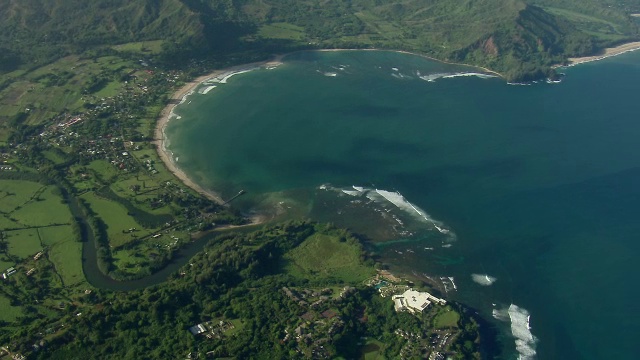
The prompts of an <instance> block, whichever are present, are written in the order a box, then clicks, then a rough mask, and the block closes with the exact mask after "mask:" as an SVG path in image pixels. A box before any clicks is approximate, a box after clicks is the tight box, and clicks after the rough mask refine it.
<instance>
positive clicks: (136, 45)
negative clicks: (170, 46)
mask: <svg viewBox="0 0 640 360" xmlns="http://www.w3.org/2000/svg"><path fill="white" fill-rule="evenodd" d="M163 42H164V40H152V41H138V42H130V43H126V44H120V45H115V46H113V49H114V50H116V51H122V52H130V53H139V54H159V53H160V52H161V51H162V43H163Z"/></svg>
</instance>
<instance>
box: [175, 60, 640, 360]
mask: <svg viewBox="0 0 640 360" xmlns="http://www.w3.org/2000/svg"><path fill="white" fill-rule="evenodd" d="M563 71H564V72H566V73H567V76H566V77H565V79H564V81H563V82H562V83H561V84H546V83H539V84H532V85H530V86H517V85H509V84H506V83H505V82H504V81H503V80H501V79H499V78H490V77H487V76H484V75H482V76H461V75H462V74H466V75H469V74H470V73H478V72H479V71H478V70H477V69H474V68H469V67H463V66H457V65H447V64H442V63H439V62H434V61H430V60H427V59H424V58H422V57H419V56H415V55H409V54H401V53H395V52H383V51H375V52H374V51H340V52H302V53H296V54H292V55H289V56H288V57H286V58H285V62H284V64H283V65H282V66H280V67H278V68H276V69H272V70H264V69H258V70H254V71H252V72H248V73H243V74H238V75H235V76H233V77H232V78H230V79H229V80H228V82H227V83H226V84H219V85H218V87H216V88H215V89H213V90H211V91H210V92H208V93H207V94H198V93H196V94H194V95H192V96H190V97H189V102H188V103H185V104H183V105H181V106H179V107H178V108H177V109H176V113H177V114H178V115H179V116H180V119H174V120H172V121H171V122H170V123H169V126H168V127H167V129H166V133H167V136H168V138H169V139H170V143H169V144H168V148H169V149H170V150H171V151H172V152H173V153H174V157H175V158H176V159H177V163H178V165H179V166H180V167H181V168H182V169H183V170H184V171H185V172H186V173H187V174H188V175H189V176H190V177H192V178H193V179H194V180H195V181H196V182H198V183H200V184H201V185H203V186H204V187H208V188H212V189H215V190H216V191H219V192H221V193H222V195H223V196H224V197H231V196H232V195H233V194H235V193H237V192H238V191H239V190H240V189H243V190H246V191H247V195H245V196H243V197H241V198H239V199H238V201H237V202H236V201H234V205H235V206H237V207H239V208H240V209H245V210H250V209H256V208H259V209H262V210H263V211H273V212H286V211H289V212H294V213H295V214H296V215H297V216H309V217H312V218H314V219H318V220H323V221H327V220H328V221H333V222H336V223H337V224H340V225H344V226H349V227H351V228H353V229H354V230H357V231H362V232H367V231H368V232H369V233H370V237H372V238H374V240H376V241H375V242H374V244H375V246H376V248H377V251H378V253H379V254H380V256H381V257H382V259H383V260H384V261H385V262H387V263H389V264H390V266H391V267H392V269H393V270H397V271H399V272H405V273H411V274H415V275H416V276H424V275H427V276H429V277H430V278H431V279H432V280H433V281H434V282H435V283H440V285H442V288H443V289H444V288H445V286H446V292H447V296H448V297H450V298H452V299H455V300H459V301H461V302H463V303H466V304H469V305H470V306H472V307H473V308H475V309H477V311H479V312H480V314H481V315H482V316H483V317H484V318H486V319H488V320H491V321H492V322H493V323H494V324H495V326H496V327H497V328H498V329H499V331H500V344H501V354H502V358H507V359H510V358H516V357H518V356H521V357H523V358H527V356H528V355H527V354H529V355H531V356H530V358H540V359H569V358H571V359H581V358H582V359H601V358H616V359H631V358H634V357H635V356H634V354H635V346H634V344H635V341H634V340H635V339H636V338H637V336H638V335H640V334H639V331H638V330H637V326H636V325H635V314H637V313H638V312H639V311H638V310H640V309H639V305H638V302H637V301H636V299H637V297H638V295H639V293H640V291H639V290H638V289H637V288H636V287H635V286H634V283H635V279H636V278H637V275H638V270H637V267H636V266H635V259H636V258H637V256H638V254H640V245H639V242H638V240H639V239H638V237H639V236H638V234H639V230H640V222H638V221H637V217H638V215H639V214H640V211H639V210H638V204H640V201H639V200H640V190H638V187H637V184H638V183H640V152H639V151H638V147H639V146H638V139H640V121H639V120H640V117H639V116H638V115H637V101H638V88H639V84H640V54H638V53H629V54H624V55H621V56H618V57H614V58H609V59H606V60H603V61H598V62H594V63H588V64H582V65H579V66H576V67H572V68H568V69H565V70H563ZM456 74H457V75H456ZM453 75H456V76H453ZM428 80H432V81H428ZM323 184H330V185H327V186H324V187H323V188H322V189H320V188H319V187H320V186H321V185H323ZM352 185H355V186H356V187H357V188H358V189H362V190H363V191H360V192H359V193H358V194H354V193H353V191H356V192H358V190H355V189H354V188H352ZM375 189H379V190H382V189H384V190H386V191H388V193H386V192H376V191H375ZM342 190H346V191H347V192H351V194H350V195H351V196H349V195H346V193H345V192H344V191H342ZM396 192H397V193H398V194H402V195H401V196H400V195H397V194H396ZM380 194H383V195H384V194H386V195H387V196H392V195H389V194H396V195H397V196H396V200H398V199H400V200H401V201H404V202H405V203H406V202H410V204H411V205H413V206H415V212H412V210H411V208H409V207H407V208H406V209H405V210H407V209H408V210H407V211H406V212H404V217H402V214H400V213H401V212H398V213H397V216H396V215H393V216H396V217H394V218H389V219H390V220H391V222H393V221H398V223H397V224H395V225H394V226H393V231H391V230H389V231H385V230H384V229H382V228H383V227H391V225H390V223H388V222H377V221H375V216H380V215H379V214H382V213H383V212H388V211H389V209H391V208H395V207H394V206H393V204H392V203H387V204H386V205H384V204H382V203H383V202H384V199H381V198H380V196H379V195H380ZM374 195H375V196H374ZM367 196H369V197H368V198H367ZM376 196H377V198H376ZM394 196H395V195H394ZM371 198H376V199H377V200H376V201H372V200H371ZM371 203H376V204H381V205H380V206H386V210H385V211H381V210H380V209H373V207H374V205H375V204H374V205H371ZM390 204H391V205H392V206H391V207H389V205H390ZM401 205H402V204H401ZM367 206H369V207H372V208H371V209H373V210H375V211H373V210H371V209H369V208H366V207H367ZM274 209H275V210H274ZM398 209H400V210H402V209H401V208H395V210H398ZM395 210H394V211H395ZM391 214H393V212H392V213H391ZM407 214H412V215H413V216H409V217H407ZM417 214H419V215H418V216H416V215H417ZM383 215H384V214H383ZM409 218H410V219H409ZM423 219H427V220H425V221H422V220H423ZM421 222H422V223H421ZM414 223H415V224H414ZM399 224H400V225H399ZM436 226H437V228H436ZM434 229H436V230H438V229H443V230H445V231H442V232H441V231H435V230H434ZM447 231H449V232H448V233H447ZM376 237H379V239H376ZM441 278H442V279H441ZM449 278H453V284H455V289H454V288H453V286H452V285H453V284H452V283H451V282H450V280H449ZM512 305H513V306H512ZM514 306H515V307H514ZM509 308H511V312H509V311H508V309H509ZM528 315H530V318H529V324H528V325H529V326H530V329H528V328H527V324H526V321H527V316H528ZM522 319H524V323H520V322H521V321H522ZM519 321H520V322H519ZM514 334H515V335H518V336H519V337H520V338H519V339H518V337H517V336H514ZM529 335H531V336H533V338H529ZM516 340H517V341H516ZM534 352H535V355H534Z"/></svg>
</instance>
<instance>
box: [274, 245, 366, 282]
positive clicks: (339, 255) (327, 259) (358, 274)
mask: <svg viewBox="0 0 640 360" xmlns="http://www.w3.org/2000/svg"><path fill="white" fill-rule="evenodd" d="M284 258H285V265H284V267H285V271H287V272H288V273H290V274H291V275H293V276H296V277H299V278H308V279H315V280H321V279H334V280H343V281H345V282H349V283H358V282H362V281H364V280H365V279H367V278H369V277H371V276H372V275H373V273H374V271H373V269H372V268H370V267H367V266H365V265H364V264H363V263H362V261H361V260H360V252H359V249H358V248H357V247H356V246H354V245H351V244H349V243H347V242H341V241H340V239H339V238H338V237H336V236H329V235H324V234H314V235H312V236H310V237H309V238H308V239H307V240H305V241H304V242H303V243H302V244H300V245H299V246H298V247H296V248H295V249H293V250H291V251H290V252H288V253H287V254H285V256H284Z"/></svg>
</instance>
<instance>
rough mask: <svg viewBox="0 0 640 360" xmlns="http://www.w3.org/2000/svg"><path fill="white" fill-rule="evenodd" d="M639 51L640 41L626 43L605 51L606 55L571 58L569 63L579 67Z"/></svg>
mask: <svg viewBox="0 0 640 360" xmlns="http://www.w3.org/2000/svg"><path fill="white" fill-rule="evenodd" d="M638 49H640V41H636V42H632V43H626V44H622V45H619V46H616V47H612V48H607V49H605V51H604V53H602V54H599V55H593V56H585V57H579V58H569V59H568V61H569V65H577V64H582V63H586V62H590V61H597V60H602V59H606V58H608V57H611V56H616V55H620V54H624V53H626V52H629V51H635V50H638Z"/></svg>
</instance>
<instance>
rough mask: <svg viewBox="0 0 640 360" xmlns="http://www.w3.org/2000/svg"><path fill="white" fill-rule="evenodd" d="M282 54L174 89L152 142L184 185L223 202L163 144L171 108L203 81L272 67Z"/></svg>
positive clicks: (280, 62) (214, 72) (210, 75)
mask: <svg viewBox="0 0 640 360" xmlns="http://www.w3.org/2000/svg"><path fill="white" fill-rule="evenodd" d="M283 56H284V55H278V56H276V57H275V58H274V59H272V60H268V61H262V62H255V63H249V64H243V65H238V66H233V67H229V68H226V69H220V70H215V71H213V72H211V73H210V74H207V75H203V76H200V77H198V78H196V79H194V80H192V81H190V82H188V83H186V84H185V85H184V86H182V87H181V88H180V89H179V90H178V91H176V92H175V93H174V94H173V96H171V99H170V101H169V104H168V105H167V106H165V108H164V109H162V111H161V112H160V116H159V118H158V122H157V123H156V127H155V130H154V136H153V138H154V140H153V141H152V143H153V144H155V145H156V150H157V152H158V156H159V157H160V159H161V160H162V162H163V163H164V164H165V166H166V167H167V169H168V170H169V171H171V173H173V175H175V176H176V177H177V178H178V179H180V181H182V182H183V183H184V184H185V185H187V186H188V187H190V188H192V189H193V190H195V191H196V192H198V193H199V194H201V195H203V196H205V197H207V198H208V199H210V200H212V201H215V202H216V203H218V204H223V203H224V200H223V199H222V197H220V195H219V194H218V193H216V192H215V191H212V190H207V189H204V188H203V187H202V186H200V185H198V184H196V183H195V182H194V181H193V180H191V179H190V178H189V177H188V176H187V175H186V174H185V173H184V171H182V169H180V168H179V167H178V166H177V165H176V163H175V162H174V160H173V156H172V154H171V152H170V151H169V150H167V148H166V146H165V145H166V144H165V133H164V130H165V128H166V127H167V124H168V123H169V121H171V119H173V118H174V114H173V110H174V108H175V107H176V106H177V105H179V104H181V103H182V102H184V101H185V99H186V98H187V97H188V96H189V95H191V94H193V92H194V91H195V89H196V88H197V87H198V86H199V85H200V84H202V83H203V82H207V81H209V80H211V79H215V78H216V77H219V76H221V75H225V78H223V79H222V81H220V82H226V79H228V78H229V77H230V76H231V75H233V74H236V73H240V72H243V71H247V70H250V69H254V68H260V67H262V68H273V67H276V66H279V65H280V64H282V61H281V60H282V57H283Z"/></svg>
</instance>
